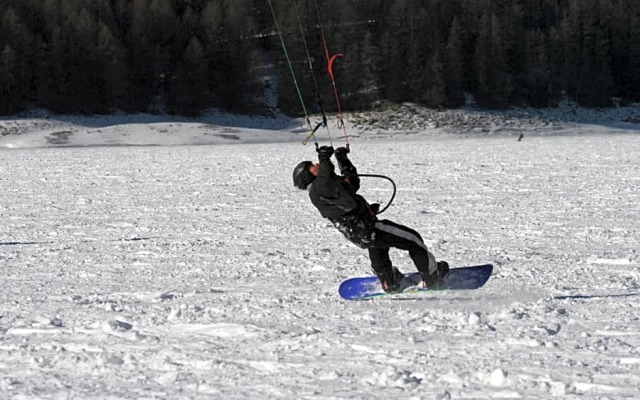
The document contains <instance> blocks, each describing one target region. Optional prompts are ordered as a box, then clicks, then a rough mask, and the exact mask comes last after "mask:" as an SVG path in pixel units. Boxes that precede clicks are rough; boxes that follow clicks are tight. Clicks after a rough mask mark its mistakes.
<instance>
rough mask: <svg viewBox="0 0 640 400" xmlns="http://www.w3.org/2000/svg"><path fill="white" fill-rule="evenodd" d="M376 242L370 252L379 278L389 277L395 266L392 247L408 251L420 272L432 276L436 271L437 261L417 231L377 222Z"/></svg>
mask: <svg viewBox="0 0 640 400" xmlns="http://www.w3.org/2000/svg"><path fill="white" fill-rule="evenodd" d="M373 237H374V241H373V245H372V246H371V247H368V250H369V259H370V260H371V268H372V269H373V271H374V272H375V273H376V274H377V275H378V276H389V275H388V274H391V269H392V267H393V264H392V263H391V259H390V258H389V249H390V248H391V247H394V248H397V249H401V250H406V251H408V252H409V256H410V257H411V260H412V261H413V263H414V264H415V266H416V268H417V269H418V272H420V273H422V274H423V275H424V274H432V273H433V272H435V271H436V269H437V267H436V259H435V257H434V256H433V254H431V252H430V251H429V249H427V246H426V245H425V244H424V241H423V240H422V237H421V236H420V234H419V233H418V232H416V231H414V230H413V229H411V228H408V227H406V226H403V225H400V224H396V223H395V222H392V221H389V220H386V219H385V220H381V221H376V222H375V229H374V236H373Z"/></svg>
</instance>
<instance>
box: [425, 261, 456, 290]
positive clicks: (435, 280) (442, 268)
mask: <svg viewBox="0 0 640 400" xmlns="http://www.w3.org/2000/svg"><path fill="white" fill-rule="evenodd" d="M436 266H437V267H436V271H435V272H434V273H432V274H424V273H421V275H422V282H423V283H424V287H425V289H438V288H440V286H441V285H442V282H444V280H445V279H446V277H447V275H449V264H448V263H447V262H446V261H438V262H437V263H436Z"/></svg>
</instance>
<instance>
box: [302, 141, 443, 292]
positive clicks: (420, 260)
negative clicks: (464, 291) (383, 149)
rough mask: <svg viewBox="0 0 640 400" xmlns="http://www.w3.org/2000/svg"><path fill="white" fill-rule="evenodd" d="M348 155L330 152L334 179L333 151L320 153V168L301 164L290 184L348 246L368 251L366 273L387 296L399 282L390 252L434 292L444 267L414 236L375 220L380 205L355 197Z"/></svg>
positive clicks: (412, 232)
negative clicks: (401, 256) (404, 257)
mask: <svg viewBox="0 0 640 400" xmlns="http://www.w3.org/2000/svg"><path fill="white" fill-rule="evenodd" d="M348 153H349V150H348V149H347V148H345V147H339V148H338V149H336V150H335V157H336V160H337V161H338V166H339V167H340V172H341V174H342V175H341V176H338V175H337V174H336V173H335V166H334V165H333V163H332V162H331V156H332V155H333V154H334V149H333V147H330V146H322V147H320V148H319V149H318V159H319V163H315V164H314V163H313V162H311V161H303V162H301V163H300V164H298V165H297V166H296V167H295V169H294V170H293V184H294V185H295V186H296V187H297V188H298V189H302V190H307V191H308V192H309V197H310V198H311V202H312V203H313V205H314V206H315V207H316V208H317V209H318V211H320V214H321V215H322V216H323V217H324V218H327V219H328V220H330V221H331V222H332V223H333V225H334V226H335V227H336V228H337V229H338V230H339V231H340V232H341V233H342V234H343V235H344V236H345V237H346V238H347V239H348V240H350V241H351V242H353V243H354V244H356V245H357V246H358V247H360V248H363V249H367V250H368V251H369V259H370V261H371V268H372V269H373V271H374V273H375V274H376V276H377V277H378V279H380V283H381V284H382V288H383V289H384V290H385V291H386V292H395V291H398V290H399V289H400V281H401V280H402V273H401V272H400V271H399V270H398V268H396V267H394V266H393V264H392V263H391V259H390V258H389V249H390V248H391V247H395V248H398V249H401V250H406V251H408V252H409V256H410V257H411V259H412V260H413V263H414V264H415V266H416V268H417V269H418V271H419V272H420V274H421V276H422V280H423V282H424V285H425V287H438V286H439V284H440V283H441V282H442V281H443V279H444V278H445V277H446V275H447V274H448V273H449V265H448V264H447V263H446V262H444V261H441V262H436V259H435V257H434V256H433V254H432V253H431V252H430V251H429V250H428V249H427V246H426V245H425V244H424V242H423V240H422V237H421V236H420V234H419V233H418V232H416V231H415V230H413V229H410V228H408V227H406V226H403V225H400V224H397V223H395V222H392V221H389V220H378V219H377V218H376V213H377V211H378V210H379V207H380V205H379V204H369V203H368V202H367V201H366V200H365V199H364V197H362V196H361V195H359V194H357V192H358V189H360V178H359V177H358V175H357V174H358V171H357V170H356V168H355V167H354V166H353V164H352V163H351V160H349V158H348V156H347V154H348Z"/></svg>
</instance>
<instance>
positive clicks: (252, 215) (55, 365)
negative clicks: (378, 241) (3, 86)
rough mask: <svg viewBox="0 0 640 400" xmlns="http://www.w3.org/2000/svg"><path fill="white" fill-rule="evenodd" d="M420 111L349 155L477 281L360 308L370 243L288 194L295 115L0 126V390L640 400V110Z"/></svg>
mask: <svg viewBox="0 0 640 400" xmlns="http://www.w3.org/2000/svg"><path fill="white" fill-rule="evenodd" d="M403 107H404V108H402V109H400V110H399V111H398V112H399V113H400V114H401V115H402V118H400V121H401V122H402V123H409V122H410V123H411V124H413V125H412V126H413V127H414V128H415V130H411V129H408V128H407V127H405V126H403V125H394V124H393V123H392V122H391V121H390V120H389V115H387V116H385V115H383V114H373V113H372V114H361V115H358V116H350V117H349V122H350V124H351V125H350V128H349V129H350V132H351V134H352V137H351V138H350V143H351V147H352V154H351V158H352V160H353V161H354V163H355V164H356V166H358V167H359V170H360V172H361V173H378V174H385V175H388V176H390V177H392V178H393V179H394V180H395V182H396V184H397V185H398V193H397V196H396V200H395V201H394V203H393V205H392V206H391V207H390V209H389V210H387V212H386V213H385V214H383V215H382V216H383V217H385V218H389V219H392V220H394V221H396V222H400V223H404V224H406V225H409V226H411V227H413V228H415V229H416V230H418V231H419V232H421V234H422V235H423V237H424V238H425V241H426V243H427V245H428V246H429V247H430V248H431V250H432V251H433V252H434V254H435V255H436V257H437V258H439V259H446V260H448V261H449V262H450V263H451V264H452V266H454V267H455V266H464V265H472V264H479V263H486V262H490V263H493V264H494V265H495V271H494V275H493V276H492V278H491V279H490V280H489V282H488V283H487V285H486V286H485V287H484V288H482V289H480V290H477V291H453V292H438V293H432V294H427V295H419V296H415V297H409V298H406V297H402V298H401V299H400V298H397V299H393V298H386V299H378V300H374V301H364V302H349V301H344V300H341V299H340V298H339V296H338V294H337V288H338V285H339V284H340V282H341V281H342V280H343V279H346V278H348V277H351V276H357V275H366V274H368V273H369V263H368V258H367V256H366V253H365V252H364V251H363V250H361V249H359V248H357V247H355V246H353V245H351V244H350V243H349V242H347V241H345V240H344V239H343V238H342V236H341V235H340V234H339V233H338V232H337V231H335V230H334V229H333V228H332V227H331V226H330V224H328V223H327V221H326V220H323V219H322V218H321V217H320V215H319V214H318V213H317V211H316V210H315V209H314V208H313V206H312V205H311V204H310V202H309V200H308V198H307V195H306V193H304V192H301V191H297V190H295V189H294V188H293V186H292V183H291V170H292V168H293V166H295V165H296V164H297V163H298V162H299V161H300V160H303V159H311V158H313V157H314V151H313V147H312V146H311V145H308V146H306V147H305V146H302V145H301V144H300V141H301V140H302V139H303V138H304V136H305V134H306V133H305V131H304V130H302V129H300V127H299V125H300V124H299V123H298V122H295V121H289V120H286V119H282V118H280V119H262V120H260V119H251V120H248V119H242V118H236V119H228V118H227V119H223V118H222V117H221V116H209V117H207V118H203V119H200V120H196V121H188V120H180V119H173V118H168V117H153V116H112V117H103V118H98V117H94V118H71V117H56V116H50V115H30V116H22V117H20V118H4V119H2V120H0V135H1V137H0V182H1V185H2V191H1V192H0V216H1V221H2V225H0V265H1V268H2V279H1V280H0V398H2V399H178V398H179V399H249V398H256V399H257V398H278V399H305V398H307V399H371V398H407V399H439V400H443V399H495V398H508V399H549V398H569V399H578V398H579V399H637V398H640V320H639V314H640V273H639V269H638V268H639V267H640V259H639V258H638V249H639V248H640V161H639V160H640V137H639V136H638V133H639V132H640V130H639V129H638V126H637V125H634V124H637V123H638V121H639V120H636V119H635V118H637V115H638V114H637V110H636V111H634V110H631V114H627V116H626V117H625V118H622V119H621V118H615V117H612V118H609V117H607V118H608V119H607V118H605V119H593V120H589V121H586V122H585V121H583V122H581V121H578V120H576V119H573V120H571V121H567V120H563V119H557V118H538V117H535V118H531V117H530V115H529V116H525V117H524V118H523V117H520V116H515V117H514V116H508V115H507V114H481V115H480V114H477V113H475V112H472V111H469V112H459V111H458V112H449V113H444V114H437V115H436V117H434V115H433V114H429V115H428V116H427V117H424V115H423V116H422V117H420V118H416V117H415V114H412V113H410V112H407V110H414V108H413V107H412V106H411V105H405V106H403ZM629 115H630V116H629ZM438 116H441V117H442V116H444V117H443V118H444V119H442V118H441V119H438V118H439V117H438ZM451 116H454V117H455V118H457V119H456V121H459V122H460V123H459V124H446V122H444V121H445V120H447V121H451V119H450V118H451ZM385 121H386V122H385ZM549 121H551V122H549ZM334 132H339V131H337V130H334ZM520 134H524V139H523V140H522V141H518V140H517V138H518V136H519V135H520ZM333 135H334V136H333V141H334V145H340V144H342V143H343V141H342V140H341V139H340V138H339V134H338V133H333ZM323 142H325V140H323ZM195 145H198V146H195ZM362 193H363V194H365V196H366V197H367V198H368V199H369V200H370V201H380V202H383V203H384V202H386V201H387V200H388V198H389V197H390V195H391V188H390V185H389V183H388V182H386V181H384V180H376V179H371V178H363V188H362ZM392 259H393V260H394V262H395V265H396V266H398V267H399V268H400V269H401V270H404V271H413V270H414V267H413V266H412V264H411V262H410V259H409V258H408V256H407V255H406V254H405V253H403V252H399V251H393V252H392Z"/></svg>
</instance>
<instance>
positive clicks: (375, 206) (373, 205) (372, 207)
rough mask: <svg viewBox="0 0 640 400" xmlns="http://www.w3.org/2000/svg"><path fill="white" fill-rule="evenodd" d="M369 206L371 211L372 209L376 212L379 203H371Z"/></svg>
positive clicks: (378, 208)
mask: <svg viewBox="0 0 640 400" xmlns="http://www.w3.org/2000/svg"><path fill="white" fill-rule="evenodd" d="M369 208H370V209H371V211H373V213H374V214H378V211H380V204H378V203H373V204H371V205H369Z"/></svg>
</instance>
